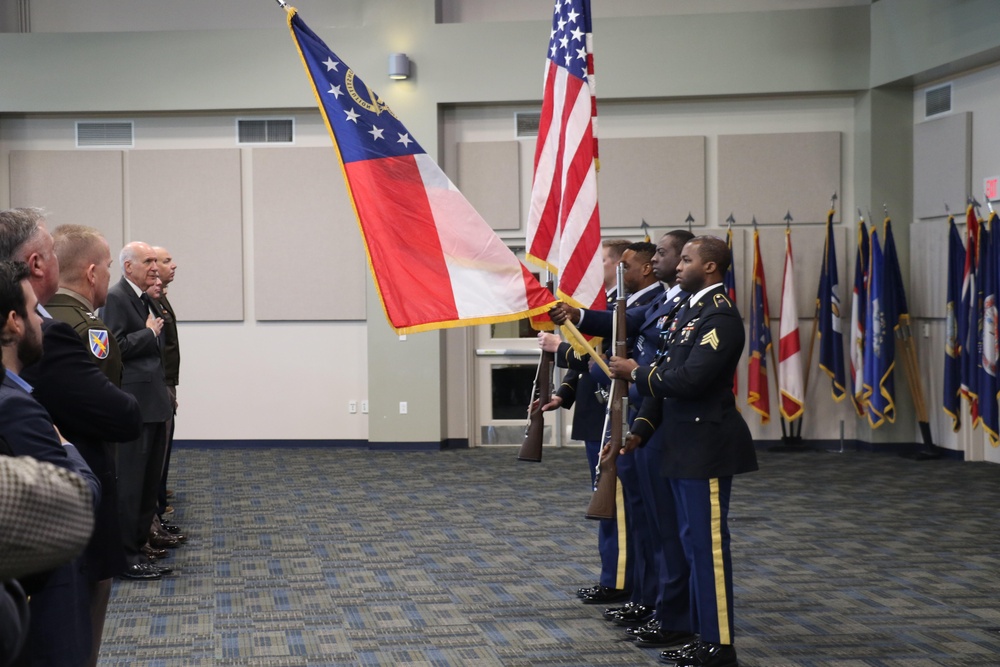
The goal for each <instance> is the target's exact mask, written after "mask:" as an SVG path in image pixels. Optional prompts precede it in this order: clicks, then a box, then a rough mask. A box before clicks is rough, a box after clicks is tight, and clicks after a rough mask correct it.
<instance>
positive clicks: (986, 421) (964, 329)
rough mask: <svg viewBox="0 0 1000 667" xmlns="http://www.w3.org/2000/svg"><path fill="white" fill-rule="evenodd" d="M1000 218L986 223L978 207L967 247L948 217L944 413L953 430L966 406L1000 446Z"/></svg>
mask: <svg viewBox="0 0 1000 667" xmlns="http://www.w3.org/2000/svg"><path fill="white" fill-rule="evenodd" d="M998 219H1000V218H998V216H997V214H996V213H995V212H994V211H993V210H992V208H991V210H990V216H989V218H988V219H987V220H986V221H983V220H982V219H981V218H980V217H979V214H978V212H977V209H976V206H975V204H974V203H970V204H969V205H968V207H967V208H966V214H965V222H966V224H965V241H964V242H963V241H962V237H961V234H960V233H959V231H958V226H957V225H956V224H955V218H954V216H952V215H949V216H948V286H947V314H946V324H945V331H946V333H945V361H944V411H945V412H946V413H948V414H949V415H950V416H951V418H952V429H953V430H954V431H958V430H960V428H961V425H962V410H961V403H962V401H963V400H964V401H965V403H966V404H967V407H968V410H969V417H970V419H971V423H972V426H973V428H976V427H978V426H982V427H983V430H984V431H985V432H986V434H987V436H988V437H989V439H990V444H992V445H994V446H996V445H997V444H998V441H1000V423H998V422H1000V414H998V408H997V401H998V399H1000V383H998V381H997V357H998V344H1000V336H998V323H997V300H998V298H1000V229H998V225H997V221H998Z"/></svg>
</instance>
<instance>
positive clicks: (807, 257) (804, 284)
mask: <svg viewBox="0 0 1000 667" xmlns="http://www.w3.org/2000/svg"><path fill="white" fill-rule="evenodd" d="M741 231H742V232H743V233H744V234H745V237H744V241H743V243H742V248H743V256H742V259H739V256H738V255H737V257H738V259H737V261H738V262H740V263H738V264H737V267H736V268H737V271H738V272H739V274H740V275H741V276H742V281H743V282H742V287H743V291H742V292H739V293H738V294H737V298H738V299H739V307H740V313H741V314H742V315H743V318H744V319H748V314H749V308H750V293H749V289H750V287H751V285H753V282H752V280H753V230H752V229H744V230H741ZM759 231H760V253H761V258H762V261H763V264H764V278H765V279H766V281H767V299H768V308H769V309H770V313H771V321H772V322H773V323H774V340H775V341H777V336H778V328H777V326H778V318H779V315H780V314H781V281H782V279H783V276H784V269H785V229H784V227H781V228H775V227H759ZM834 239H835V241H836V244H837V250H836V252H837V279H838V284H839V286H840V303H841V314H842V316H844V315H847V314H848V313H849V306H847V305H844V304H848V303H849V301H850V299H849V291H848V287H849V285H850V283H849V281H848V274H847V264H848V261H850V262H851V263H853V262H854V249H855V246H854V245H853V242H852V244H851V245H850V246H848V240H847V228H846V227H842V226H835V227H834ZM825 240H826V227H825V226H823V225H792V261H793V264H794V266H795V303H796V306H797V307H798V310H799V313H798V314H799V319H800V320H811V319H812V317H813V315H814V314H815V312H816V291H817V290H818V289H819V272H820V268H821V267H822V265H823V244H824V242H825ZM733 246H734V253H738V246H737V244H736V242H735V239H734V243H733ZM739 286H740V281H739V279H738V280H737V287H739ZM811 326H812V325H811V324H809V325H808V326H807V325H806V323H803V324H802V325H800V333H801V336H802V344H803V346H805V345H806V344H807V343H808V337H809V327H811ZM843 331H845V332H846V331H847V328H846V327H845V328H844V329H843Z"/></svg>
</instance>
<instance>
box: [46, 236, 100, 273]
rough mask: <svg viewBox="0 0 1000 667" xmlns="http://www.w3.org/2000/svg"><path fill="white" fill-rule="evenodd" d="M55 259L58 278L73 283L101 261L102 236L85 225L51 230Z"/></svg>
mask: <svg viewBox="0 0 1000 667" xmlns="http://www.w3.org/2000/svg"><path fill="white" fill-rule="evenodd" d="M52 240H53V242H54V243H55V248H56V257H58V258H59V278H60V280H62V281H68V282H73V281H76V280H78V279H79V278H81V277H83V274H84V271H85V270H86V268H87V267H88V266H90V265H91V264H97V263H98V262H100V261H101V259H102V257H101V255H102V254H103V253H102V252H101V250H102V245H103V244H102V241H104V236H102V235H101V233H100V232H99V231H97V230H96V229H94V228H93V227H87V226H85V225H59V226H58V227H56V228H55V229H54V230H52Z"/></svg>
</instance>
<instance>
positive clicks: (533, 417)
mask: <svg viewBox="0 0 1000 667" xmlns="http://www.w3.org/2000/svg"><path fill="white" fill-rule="evenodd" d="M555 358H556V355H555V354H553V353H552V352H545V351H543V352H542V358H541V359H539V360H538V371H537V373H536V374H535V387H534V389H533V390H532V392H531V402H530V403H528V425H527V427H526V428H525V429H524V442H522V443H521V449H520V450H519V451H518V452H517V460H518V461H531V462H532V463H539V462H541V460H542V435H543V434H544V433H545V413H543V412H542V406H543V405H545V404H546V403H548V402H549V401H551V400H552V365H553V364H554V363H555ZM536 399H537V400H538V407H537V408H535V409H534V410H532V409H531V405H532V404H533V403H534V402H535V400H536Z"/></svg>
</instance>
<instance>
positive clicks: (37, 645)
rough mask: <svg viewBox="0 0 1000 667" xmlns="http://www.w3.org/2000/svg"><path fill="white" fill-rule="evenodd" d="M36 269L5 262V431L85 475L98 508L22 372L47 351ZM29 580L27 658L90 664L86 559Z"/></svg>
mask: <svg viewBox="0 0 1000 667" xmlns="http://www.w3.org/2000/svg"><path fill="white" fill-rule="evenodd" d="M29 275H30V271H29V269H28V267H27V265H26V264H24V263H23V262H0V323H2V324H0V346H2V347H0V350H2V359H3V365H4V367H5V368H6V375H5V377H4V379H3V384H0V437H3V439H4V440H5V441H6V443H7V445H8V446H9V447H10V449H11V450H12V451H13V453H14V454H15V455H17V456H31V457H33V458H36V459H38V460H39V461H46V462H49V463H52V464H53V465H57V466H59V467H62V468H65V469H66V470H69V471H70V472H74V473H76V474H78V475H80V476H81V477H83V478H84V479H85V480H86V481H87V483H88V485H89V486H90V490H91V496H92V499H91V500H92V505H91V510H92V508H93V507H94V506H97V505H98V504H99V502H100V497H101V484H100V482H99V481H98V479H97V476H96V475H94V473H93V472H92V471H91V470H90V467H89V466H88V465H87V463H86V462H85V461H84V460H83V457H82V456H81V455H80V453H79V452H78V451H77V450H76V448H75V447H74V446H73V445H71V444H69V443H66V442H64V441H63V440H62V439H61V438H60V436H59V434H58V432H57V431H56V429H55V427H54V426H53V424H52V420H51V419H50V418H49V415H48V413H47V412H46V411H45V408H43V407H42V406H41V405H40V404H39V403H38V401H36V400H35V399H34V398H32V396H31V392H32V387H31V385H30V384H28V383H27V382H26V381H25V380H24V379H23V378H22V377H21V374H22V372H23V370H24V369H25V368H26V367H28V366H31V365H32V364H34V363H36V362H37V361H38V360H39V359H41V358H42V318H41V316H40V315H39V314H38V312H37V311H36V306H37V305H38V300H37V299H36V297H35V293H34V291H33V290H32V288H31V283H30V282H29V281H28V276H29ZM92 521H93V519H92V518H91V523H92ZM54 537H55V538H56V539H58V536H54ZM22 584H24V586H25V590H26V591H27V592H28V593H29V594H30V595H31V599H30V603H29V605H30V610H31V619H32V622H31V626H30V628H29V631H28V641H27V644H26V646H25V652H24V654H23V655H24V661H25V664H31V665H39V666H41V665H45V666H57V667H62V666H65V667H81V666H82V665H85V664H86V661H87V659H88V658H89V656H90V650H91V623H90V609H89V596H88V595H87V588H88V587H87V582H86V580H85V578H84V574H83V572H82V561H81V559H80V558H76V559H73V560H72V561H70V562H69V563H68V564H66V565H63V566H61V567H59V568H57V569H56V570H54V571H52V572H51V573H50V574H49V575H48V577H46V578H45V579H44V580H35V581H31V582H28V581H27V580H23V581H22Z"/></svg>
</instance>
